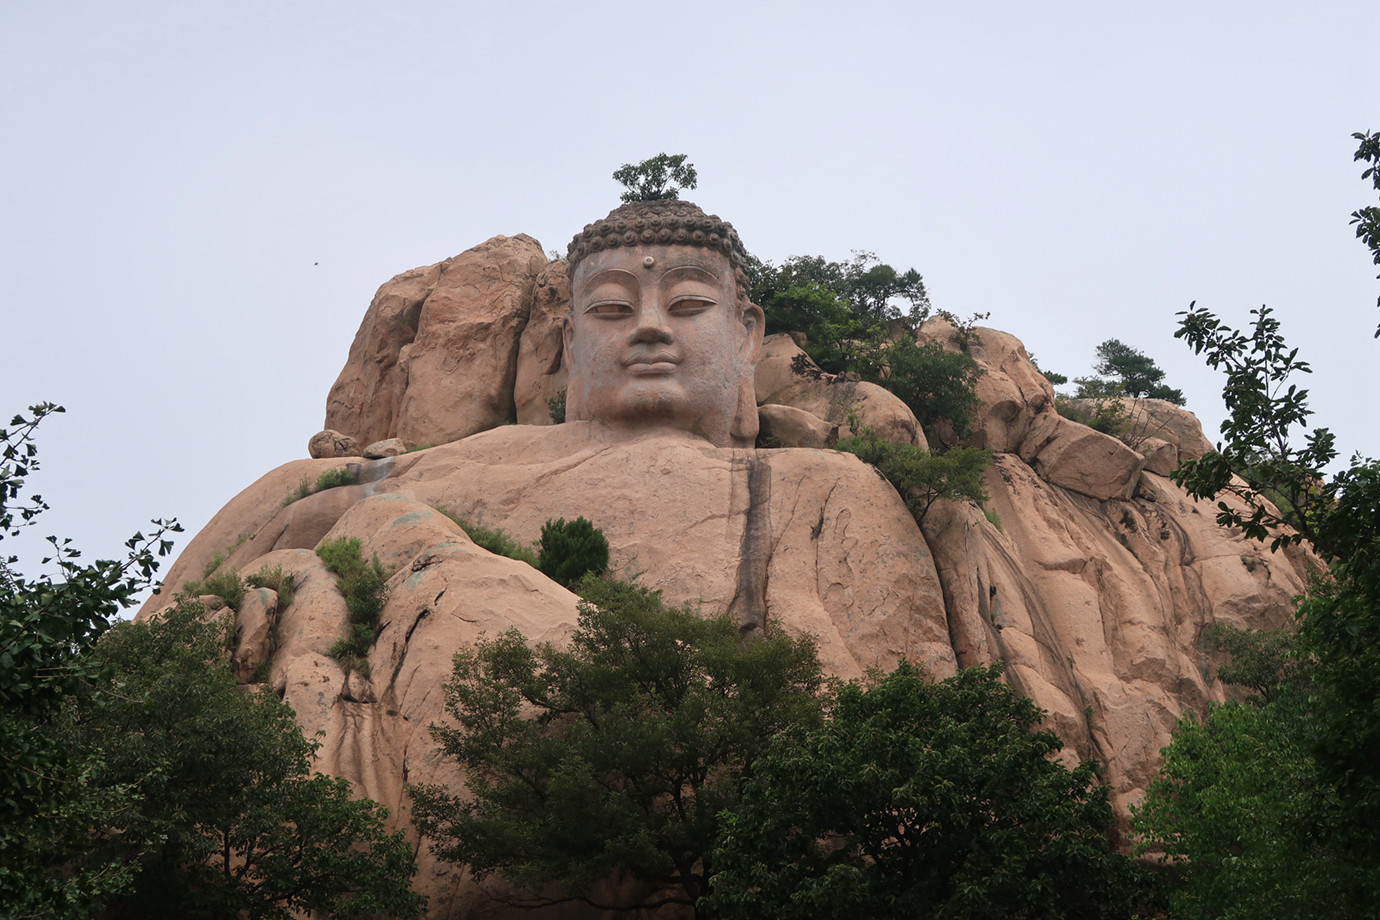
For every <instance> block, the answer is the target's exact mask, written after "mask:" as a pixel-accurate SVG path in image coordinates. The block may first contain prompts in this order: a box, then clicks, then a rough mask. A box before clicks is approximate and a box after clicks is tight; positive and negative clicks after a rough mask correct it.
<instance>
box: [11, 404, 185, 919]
mask: <svg viewBox="0 0 1380 920" xmlns="http://www.w3.org/2000/svg"><path fill="white" fill-rule="evenodd" d="M62 411H63V409H62V407H61V406H55V405H52V404H50V403H43V404H40V405H36V406H33V407H31V409H30V411H29V414H28V415H27V416H25V415H17V416H15V417H14V418H13V419H12V420H11V421H10V425H9V427H8V428H5V429H3V430H0V444H3V457H2V458H0V540H5V539H9V538H13V537H16V536H18V535H19V534H20V532H21V531H22V530H23V529H24V528H26V527H29V526H31V525H33V524H35V523H37V521H38V519H39V517H40V515H42V513H43V512H44V511H45V510H47V508H48V505H47V504H46V503H45V502H44V501H43V499H42V497H41V496H39V495H33V494H28V493H27V492H26V480H27V479H28V477H29V476H30V475H31V474H32V473H34V472H35V471H36V470H37V469H38V467H39V463H38V448H37V444H36V442H35V440H34V434H35V430H36V429H37V427H38V425H39V423H40V422H41V421H42V420H43V419H44V418H45V417H46V416H49V415H51V414H53V413H57V412H62ZM154 527H155V530H154V531H153V532H152V533H151V534H150V535H148V536H144V535H143V534H135V535H134V536H133V537H131V538H130V540H129V541H128V542H127V543H126V544H125V545H126V548H127V550H128V554H127V555H126V556H125V558H124V559H122V560H109V559H100V560H97V561H95V562H92V563H89V564H83V563H82V562H80V561H79V560H80V553H79V552H78V551H77V550H76V549H75V548H74V547H73V546H72V545H71V542H70V540H60V539H58V538H56V537H49V538H48V542H49V544H50V547H51V548H50V550H49V556H48V558H47V559H45V560H43V561H42V562H41V563H40V566H52V567H53V568H54V569H55V571H52V572H48V573H45V574H41V575H37V576H34V575H31V574H28V573H26V571H25V567H24V566H22V565H21V560H20V558H19V557H18V556H17V555H15V554H12V553H6V554H5V555H3V556H2V557H0V905H4V909H5V911H6V914H7V915H11V914H12V915H14V916H52V917H62V916H73V917H81V916H87V915H88V914H89V908H90V906H91V905H92V904H93V903H96V902H98V901H99V899H100V898H101V897H102V896H103V895H104V894H106V893H107V892H110V891H115V890H118V889H120V888H121V887H123V886H124V885H126V884H127V883H128V881H129V873H128V871H126V870H125V869H124V868H123V867H121V866H99V865H90V866H73V867H69V868H67V869H65V870H63V871H57V870H56V869H55V864H60V859H61V857H62V856H63V854H66V853H69V852H72V851H73V850H74V848H78V847H80V846H82V845H83V843H84V842H85V840H86V839H87V832H88V829H89V827H90V825H91V823H92V822H93V821H96V820H99V819H100V817H101V816H102V815H104V814H106V813H108V812H110V811H112V810H115V809H118V808H120V807H121V806H122V805H123V804H124V803H125V802H126V800H127V795H126V790H124V789H122V788H119V787H116V786H102V785H100V784H98V783H96V782H94V781H93V773H94V772H95V771H96V770H97V769H98V768H99V766H100V762H99V758H98V756H94V755H87V756H82V755H80V754H78V753H76V752H73V751H71V750H69V749H68V747H67V746H66V745H65V744H64V740H63V738H62V737H61V736H60V734H59V733H58V731H57V729H56V725H55V723H56V720H57V716H58V714H59V713H60V712H61V710H62V708H63V707H64V706H65V705H67V704H69V703H70V702H71V701H72V700H77V699H82V698H85V697H87V696H89V695H90V693H91V692H92V690H91V684H92V682H93V681H95V680H97V679H98V678H99V676H100V673H101V667H100V665H99V663H98V662H97V661H95V660H93V658H92V657H91V655H90V654H89V651H90V649H91V646H92V645H93V644H94V643H95V641H96V640H97V639H98V638H99V637H100V636H101V635H102V634H103V633H104V632H105V631H106V630H107V629H108V628H109V627H110V623H111V621H112V619H113V618H114V617H115V616H116V615H117V614H118V613H119V611H120V610H122V609H125V608H128V607H130V606H132V605H133V604H135V603H136V602H137V600H138V598H139V595H140V594H141V593H142V592H143V591H144V590H145V589H146V588H147V587H148V586H149V584H150V583H151V581H152V579H153V575H154V572H155V571H156V569H157V567H158V557H159V556H164V555H166V554H167V553H168V552H169V551H170V550H171V548H172V544H171V542H170V541H168V540H167V539H165V537H166V536H167V534H168V533H169V532H171V531H179V530H181V528H180V527H179V526H177V524H176V522H174V521H169V522H166V523H165V522H162V521H155V522H154ZM29 561H30V563H32V560H29Z"/></svg>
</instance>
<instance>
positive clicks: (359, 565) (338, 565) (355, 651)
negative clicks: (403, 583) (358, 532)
mask: <svg viewBox="0 0 1380 920" xmlns="http://www.w3.org/2000/svg"><path fill="white" fill-rule="evenodd" d="M361 545H362V544H361V542H360V540H359V538H358V537H341V538H340V539H338V540H332V541H331V542H329V543H323V544H321V545H320V546H318V547H317V548H316V555H318V556H320V557H321V561H322V563H324V564H325V566H326V568H327V569H328V570H330V572H331V573H332V574H333V575H335V579H336V581H335V583H336V588H338V589H339V591H340V593H341V594H342V595H343V596H344V598H345V606H346V608H347V609H348V610H349V611H350V624H351V630H350V635H349V637H348V638H345V639H341V640H340V641H338V642H336V644H335V645H333V646H331V649H330V652H329V654H330V656H331V657H332V658H334V659H336V660H337V661H339V662H341V663H342V664H344V665H345V666H346V667H348V668H352V669H353V670H357V671H360V672H361V673H363V672H364V671H365V669H364V668H363V667H361V666H360V661H361V660H362V659H363V658H364V657H365V656H366V655H368V654H369V647H370V646H371V645H373V643H374V635H375V632H376V630H377V628H378V621H379V614H381V613H382V612H383V605H384V603H385V601H387V600H388V573H387V572H386V571H385V570H384V568H383V565H382V564H381V563H380V562H379V558H378V556H375V557H374V559H373V562H365V561H364V555H363V554H362V553H361V552H360V547H361Z"/></svg>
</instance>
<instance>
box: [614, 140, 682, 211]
mask: <svg viewBox="0 0 1380 920" xmlns="http://www.w3.org/2000/svg"><path fill="white" fill-rule="evenodd" d="M613 178H614V181H616V182H617V183H618V184H619V185H622V186H624V187H625V188H626V189H627V191H625V192H623V194H621V195H619V196H618V199H619V200H620V201H622V202H623V203H624V204H627V203H628V202H630V201H658V200H660V199H663V198H679V197H680V193H681V190H682V189H693V188H694V187H695V186H696V185H697V184H698V183H699V177H698V176H696V175H695V167H694V165H693V164H691V163H689V162H687V161H686V154H683V153H677V154H665V153H658V154H657V155H656V156H654V157H651V158H649V159H646V160H643V161H642V162H641V163H638V164H637V165H633V164H632V163H624V164H623V165H622V166H620V167H619V168H618V169H615V170H614V171H613Z"/></svg>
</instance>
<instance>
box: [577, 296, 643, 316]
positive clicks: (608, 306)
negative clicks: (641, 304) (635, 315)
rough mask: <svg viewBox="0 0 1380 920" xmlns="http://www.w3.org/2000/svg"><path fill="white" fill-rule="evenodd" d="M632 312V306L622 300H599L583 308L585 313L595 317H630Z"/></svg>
mask: <svg viewBox="0 0 1380 920" xmlns="http://www.w3.org/2000/svg"><path fill="white" fill-rule="evenodd" d="M632 312H633V307H632V304H630V303H628V302H627V301H623V300H601V301H599V302H598V303H592V304H590V305H589V306H588V307H585V313H587V314H590V313H592V314H593V315H595V316H610V317H616V316H630V315H632Z"/></svg>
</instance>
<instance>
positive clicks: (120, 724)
mask: <svg viewBox="0 0 1380 920" xmlns="http://www.w3.org/2000/svg"><path fill="white" fill-rule="evenodd" d="M229 641H230V623H229V620H228V618H219V617H216V616H214V615H209V614H207V612H206V611H205V610H204V609H203V608H202V607H201V606H200V605H198V604H195V603H185V602H184V603H182V604H179V605H178V606H177V607H176V608H174V609H173V610H172V611H171V612H169V613H167V614H165V615H163V616H161V617H160V618H159V619H157V620H155V621H143V622H130V623H122V624H120V625H119V626H117V627H115V628H114V629H112V630H111V631H110V632H109V633H108V634H107V635H106V636H104V637H103V638H102V639H101V641H100V642H99V643H97V645H96V647H95V649H94V651H93V653H92V654H93V656H94V658H95V660H96V661H98V662H99V663H100V664H101V665H102V666H103V671H104V676H103V678H102V680H101V681H100V682H98V683H97V685H96V688H95V690H96V692H94V693H92V694H91V695H90V696H89V697H87V698H86V699H84V700H81V701H78V702H77V703H76V704H75V705H73V706H70V707H69V708H68V710H67V712H66V714H65V718H64V720H63V723H62V730H63V736H64V737H63V741H64V744H65V745H66V746H67V747H68V748H69V749H70V750H73V751H76V752H80V753H82V754H85V755H87V756H89V757H92V758H93V759H94V760H95V761H96V766H95V768H94V769H93V770H92V772H91V779H92V781H93V782H94V783H95V784H97V785H98V786H101V787H105V788H121V789H126V790H128V791H129V797H128V800H127V802H126V803H125V805H124V807H123V808H121V809H119V810H117V811H114V812H111V813H109V814H106V815H103V816H102V817H101V820H100V821H98V822H96V823H95V824H94V825H93V827H92V828H91V833H90V836H89V838H88V840H87V841H86V842H85V844H84V845H83V846H82V847H81V848H80V849H79V850H77V851H74V852H73V853H71V854H68V861H69V862H70V864H75V865H76V866H79V867H92V868H96V867H105V866H127V867H129V868H130V869H131V874H132V882H131V884H130V885H129V886H128V887H127V888H126V890H124V891H122V892H120V893H118V894H115V895H112V896H110V897H108V898H106V899H105V905H104V910H103V911H102V913H101V916H103V917H106V918H110V920H115V918H123V917H131V918H133V917H139V918H148V917H170V918H171V917H178V918H207V920H212V918H222V917H234V916H237V915H238V916H245V917H250V918H272V920H289V918H291V917H294V916H300V915H301V914H302V913H304V912H307V911H317V912H319V915H321V916H327V917H355V916H359V915H362V914H377V913H384V914H389V915H392V916H402V917H413V916H417V915H418V914H420V913H421V910H422V908H423V906H424V904H425V900H424V899H423V898H421V897H420V896H418V895H416V894H414V893H413V892H412V890H411V878H412V875H413V873H414V872H415V871H416V865H415V863H414V862H413V859H412V850H411V847H410V846H409V845H408V843H407V841H406V839H405V838H404V836H403V833H402V831H397V832H395V833H393V834H388V833H385V832H384V829H383V822H384V819H385V818H386V817H387V811H386V809H384V808H383V807H382V806H381V805H379V804H377V803H376V802H373V801H371V800H369V799H354V798H352V796H351V792H350V784H349V783H348V782H346V781H345V780H342V779H337V778H334V777H329V776H326V775H324V774H320V773H313V772H312V771H311V758H312V755H313V754H314V752H315V751H316V749H317V747H318V745H317V744H316V743H315V742H311V741H307V740H306V739H305V738H303V737H302V732H301V730H300V729H299V728H298V727H297V724H296V722H295V721H294V717H293V712H292V709H291V708H290V707H289V706H288V705H287V704H286V703H284V702H283V701H282V700H280V699H279V698H278V696H277V694H275V693H274V692H273V691H272V690H271V689H269V688H263V689H262V690H260V691H258V692H256V693H242V692H241V691H240V690H239V688H238V687H237V685H236V681H235V677H234V675H233V673H232V672H231V669H230V662H229V656H228V653H227V647H228V644H229Z"/></svg>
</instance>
